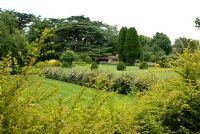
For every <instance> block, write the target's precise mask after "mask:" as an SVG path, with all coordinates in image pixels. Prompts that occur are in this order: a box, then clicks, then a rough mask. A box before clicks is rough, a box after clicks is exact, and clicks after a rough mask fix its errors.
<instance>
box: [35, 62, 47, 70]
mask: <svg viewBox="0 0 200 134" xmlns="http://www.w3.org/2000/svg"><path fill="white" fill-rule="evenodd" d="M34 66H35V67H36V68H43V67H45V62H42V61H39V62H37V63H36V64H35V65H34Z"/></svg>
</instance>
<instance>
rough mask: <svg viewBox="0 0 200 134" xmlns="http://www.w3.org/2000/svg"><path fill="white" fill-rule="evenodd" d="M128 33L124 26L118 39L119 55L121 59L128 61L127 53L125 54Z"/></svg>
mask: <svg viewBox="0 0 200 134" xmlns="http://www.w3.org/2000/svg"><path fill="white" fill-rule="evenodd" d="M126 33H127V28H126V27H122V28H121V29H120V32H119V36H118V41H117V52H118V55H119V60H120V61H123V62H126V59H125V55H124V44H125V40H126Z"/></svg>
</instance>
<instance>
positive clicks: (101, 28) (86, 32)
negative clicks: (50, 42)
mask: <svg viewBox="0 0 200 134" xmlns="http://www.w3.org/2000/svg"><path fill="white" fill-rule="evenodd" d="M110 31H112V29H111V28H110V27H109V26H108V25H106V24H103V23H102V22H98V21H91V20H90V19H89V18H88V17H84V16H72V17H70V18H68V19H66V21H65V22H63V23H62V24H60V25H58V27H57V28H56V29H55V34H56V40H55V42H56V45H57V47H56V50H57V51H58V52H62V51H63V49H71V50H73V51H74V52H79V53H80V52H81V53H88V55H90V56H92V57H93V58H95V57H102V56H105V55H108V54H110V52H111V50H112V49H113V48H112V47H113V46H114V45H113V41H111V42H110V39H111V38H112V37H113V33H112V34H111V32H110Z"/></svg>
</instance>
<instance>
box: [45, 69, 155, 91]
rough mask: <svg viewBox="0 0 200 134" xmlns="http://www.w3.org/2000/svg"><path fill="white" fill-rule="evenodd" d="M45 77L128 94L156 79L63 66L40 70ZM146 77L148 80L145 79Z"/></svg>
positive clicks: (145, 86)
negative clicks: (65, 67)
mask: <svg viewBox="0 0 200 134" xmlns="http://www.w3.org/2000/svg"><path fill="white" fill-rule="evenodd" d="M42 74H44V75H45V76H46V77H47V78H51V79H56V80H61V81H66V82H71V83H75V84H79V85H83V86H87V87H93V88H96V89H100V90H108V91H115V92H118V93H120V94H128V93H130V92H131V91H132V89H134V91H143V90H147V89H148V88H149V87H150V85H151V84H150V83H154V82H155V81H156V80H155V79H152V78H153V77H152V78H151V79H152V80H150V78H148V77H146V78H145V79H144V78H140V77H138V78H136V77H134V76H131V75H119V76H117V75H114V74H111V73H105V72H102V71H101V72H100V71H86V70H83V71H80V70H73V69H70V70H69V69H64V68H44V69H43V70H42ZM146 79H148V80H146Z"/></svg>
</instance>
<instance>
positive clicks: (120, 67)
mask: <svg viewBox="0 0 200 134" xmlns="http://www.w3.org/2000/svg"><path fill="white" fill-rule="evenodd" d="M117 70H118V71H121V70H122V71H123V70H126V64H125V63H124V62H123V61H120V62H119V63H118V64H117Z"/></svg>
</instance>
